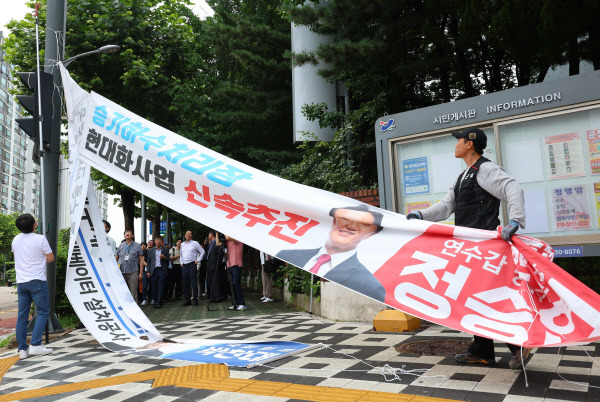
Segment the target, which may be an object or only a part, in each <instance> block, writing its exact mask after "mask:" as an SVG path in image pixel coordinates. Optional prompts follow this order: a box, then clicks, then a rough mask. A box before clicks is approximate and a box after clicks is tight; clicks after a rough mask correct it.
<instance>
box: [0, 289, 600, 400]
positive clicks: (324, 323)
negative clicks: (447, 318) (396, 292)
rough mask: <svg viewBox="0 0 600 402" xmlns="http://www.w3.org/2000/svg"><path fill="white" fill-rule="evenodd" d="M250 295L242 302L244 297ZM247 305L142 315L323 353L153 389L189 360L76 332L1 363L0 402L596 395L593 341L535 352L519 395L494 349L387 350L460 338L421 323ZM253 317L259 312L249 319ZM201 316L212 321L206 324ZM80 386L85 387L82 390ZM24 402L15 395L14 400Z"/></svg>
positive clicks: (517, 380) (187, 331)
mask: <svg viewBox="0 0 600 402" xmlns="http://www.w3.org/2000/svg"><path fill="white" fill-rule="evenodd" d="M258 297H259V295H251V294H248V298H249V299H250V298H253V299H254V298H256V299H258ZM247 302H248V305H249V309H248V310H246V311H243V312H233V311H226V310H217V311H214V312H212V313H211V312H209V311H207V309H206V306H205V305H203V304H202V303H201V305H200V306H197V307H194V306H186V307H181V304H180V303H177V304H174V303H169V304H168V305H166V306H165V307H163V309H160V310H157V309H152V307H151V306H149V307H146V306H145V307H143V308H144V311H146V312H147V314H148V316H149V317H150V318H151V320H153V322H155V325H156V327H157V329H158V330H159V331H160V332H161V334H163V335H164V336H165V337H169V338H205V339H211V338H213V339H235V340H242V339H252V340H286V341H297V342H304V343H310V344H315V343H323V344H325V345H327V346H328V347H329V348H318V349H314V350H312V351H309V352H305V353H302V354H298V355H295V356H292V357H288V358H285V359H282V360H278V361H275V362H272V363H270V364H268V365H266V366H260V367H255V368H252V369H245V368H238V367H230V368H229V372H228V374H224V375H225V376H227V377H228V378H227V379H225V380H223V379H219V380H218V381H217V380H210V381H209V380H206V379H205V380H202V379H199V377H197V379H196V380H195V381H196V382H193V381H191V382H190V380H189V378H190V377H189V376H188V377H186V378H188V379H187V380H185V381H183V380H179V382H177V381H174V382H173V381H171V382H168V381H167V382H165V381H163V382H160V381H159V380H158V379H157V378H158V374H156V373H173V375H175V374H176V373H179V374H177V375H179V376H180V377H181V370H192V369H194V370H200V368H198V367H200V366H197V365H195V364H194V363H192V362H185V361H178V360H170V359H161V358H156V357H146V356H132V355H119V354H116V353H112V352H109V351H108V350H106V349H104V348H103V347H102V346H100V345H99V344H98V343H97V342H96V341H95V340H94V339H93V338H92V337H91V336H90V335H89V333H88V332H87V330H85V329H81V330H76V331H73V332H70V333H69V334H67V335H66V336H64V337H62V338H60V339H59V340H56V341H54V342H52V343H51V344H50V345H49V346H50V347H52V348H54V350H55V351H54V353H52V354H51V355H46V356H36V357H31V358H28V359H25V360H22V361H16V362H15V363H14V364H13V363H12V362H11V363H10V364H12V365H9V367H8V369H7V372H6V374H4V378H3V379H2V381H1V382H0V401H1V400H9V399H10V398H11V393H16V392H23V391H27V390H36V389H40V388H43V387H46V390H53V392H48V394H51V393H56V394H55V395H52V396H43V395H44V393H40V392H37V393H35V392H33V393H31V394H29V396H37V398H33V399H28V400H35V399H39V400H43V401H52V400H67V401H68V400H73V401H79V400H85V399H89V400H110V401H122V400H125V401H150V400H152V401H174V400H200V399H205V400H208V401H229V400H231V399H235V400H240V401H242V400H243V401H279V400H387V399H388V398H390V400H394V399H396V400H404V401H408V400H412V401H415V402H416V401H425V400H428V401H431V400H433V399H431V397H433V398H446V399H452V400H465V401H486V402H495V401H526V402H533V401H586V400H587V401H592V400H600V390H599V389H598V388H597V387H599V386H600V365H599V364H597V363H596V364H594V362H593V361H592V358H590V357H589V356H588V355H587V354H586V352H587V353H589V355H590V356H592V357H595V356H597V355H598V352H599V351H600V349H599V348H598V344H597V343H595V344H591V345H587V346H583V347H568V348H563V349H562V350H561V351H560V353H559V350H558V349H557V348H545V349H539V350H537V351H535V353H534V354H533V355H532V357H531V358H530V360H529V361H528V363H527V372H526V373H527V378H528V382H529V387H526V386H525V377H524V373H523V372H522V371H514V370H511V369H509V368H508V361H509V359H510V353H509V351H508V349H507V348H506V346H505V345H504V344H501V343H496V356H497V357H496V360H497V364H496V365H495V366H491V367H490V366H463V365H459V364H457V363H455V362H454V359H453V358H452V357H441V356H417V355H412V354H405V353H399V352H397V351H396V349H395V348H394V346H396V345H399V344H405V343H409V342H415V341H421V340H431V339H434V340H436V339H457V338H459V339H469V338H470V336H468V335H466V334H462V333H459V332H457V331H454V330H450V329H448V328H445V327H441V326H437V325H431V326H428V327H423V328H421V329H420V330H418V331H415V332H410V333H382V332H374V331H373V328H372V323H341V322H333V321H330V320H326V319H323V318H320V317H314V316H310V315H309V314H307V313H303V312H290V309H289V308H288V307H286V306H285V304H284V303H281V302H278V303H262V304H260V302H259V301H251V300H247ZM225 306H226V304H222V305H221V306H220V307H225ZM259 312H262V314H256V313H259ZM209 313H210V314H215V315H216V316H210V317H209V316H208V315H209ZM173 317H175V319H173ZM15 354H16V351H15V350H14V349H12V350H8V351H5V352H3V353H0V375H1V374H2V372H3V371H2V362H3V361H4V362H8V361H9V360H10V358H11V357H13V356H15ZM15 360H16V359H15ZM386 364H388V365H389V366H391V367H393V368H403V369H404V370H407V371H410V370H415V369H428V370H429V371H428V372H426V373H424V374H422V375H420V376H419V374H415V375H411V374H399V375H398V377H399V378H398V379H393V376H391V375H386V376H384V375H382V374H381V369H378V368H380V367H383V366H384V365H386ZM218 367H223V366H218ZM373 367H375V368H373ZM169 369H170V370H169ZM157 370H162V371H161V372H158V371H157ZM177 370H180V371H177ZM128 375H129V376H128ZM163 377H165V376H163ZM192 377H193V376H192ZM111 379H112V380H111ZM90 380H95V381H92V382H87V383H84V382H85V381H90ZM113 380H114V381H113ZM107 381H108V382H107ZM111 381H112V382H111ZM157 381H158V382H157ZM186 381H187V382H186ZM57 386H59V387H57ZM60 386H62V387H60ZM52 387H55V388H52ZM594 387H596V388H594ZM360 390H363V391H360ZM367 391H369V392H367ZM57 392H60V393H57ZM286 392H287V393H286ZM18 395H19V394H14V395H13V396H12V397H17V396H18ZM415 395H416V396H417V397H415ZM25 396H26V394H21V398H24V397H25ZM278 396H284V397H278Z"/></svg>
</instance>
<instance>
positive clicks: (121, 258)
mask: <svg viewBox="0 0 600 402" xmlns="http://www.w3.org/2000/svg"><path fill="white" fill-rule="evenodd" d="M123 235H124V236H125V241H124V242H123V243H121V244H119V248H118V249H117V255H115V259H116V260H117V263H119V264H120V268H121V273H122V274H123V279H125V283H127V287H128V288H129V291H130V292H131V297H132V298H133V300H134V301H137V298H138V288H139V283H140V281H141V280H142V275H143V273H144V256H143V254H142V246H141V245H140V243H138V242H135V241H133V231H131V230H129V229H127V230H125V232H124V233H123Z"/></svg>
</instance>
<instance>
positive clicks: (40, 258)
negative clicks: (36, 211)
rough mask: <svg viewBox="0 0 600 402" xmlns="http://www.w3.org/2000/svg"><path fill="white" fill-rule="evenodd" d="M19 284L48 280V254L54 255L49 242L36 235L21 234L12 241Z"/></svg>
mask: <svg viewBox="0 0 600 402" xmlns="http://www.w3.org/2000/svg"><path fill="white" fill-rule="evenodd" d="M12 252H13V253H14V254H15V272H16V274H17V283H25V282H29V281H34V280H39V281H45V280H46V254H50V253H52V249H51V248H50V244H48V240H47V239H46V238H45V237H44V236H42V235H39V234H36V233H19V234H18V235H16V236H15V238H14V239H13V241H12Z"/></svg>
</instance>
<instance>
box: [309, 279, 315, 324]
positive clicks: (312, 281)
mask: <svg viewBox="0 0 600 402" xmlns="http://www.w3.org/2000/svg"><path fill="white" fill-rule="evenodd" d="M313 283H315V274H313V273H312V272H311V273H310V305H309V307H308V313H309V314H312V297H313V286H312V285H313Z"/></svg>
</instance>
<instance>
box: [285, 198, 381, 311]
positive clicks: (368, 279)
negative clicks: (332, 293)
mask: <svg viewBox="0 0 600 402" xmlns="http://www.w3.org/2000/svg"><path fill="white" fill-rule="evenodd" d="M329 215H330V216H331V217H332V218H333V222H332V225H331V229H330V231H329V236H328V237H327V240H326V241H325V244H324V245H323V246H322V247H319V248H316V249H308V250H282V251H280V252H279V253H277V255H276V257H277V258H280V259H282V260H284V261H287V262H289V263H291V264H294V265H296V266H298V267H300V268H303V269H304V270H306V271H309V272H312V273H314V274H315V275H317V276H320V277H322V278H325V279H328V280H331V281H333V282H336V283H338V284H340V285H342V286H345V287H347V288H349V289H352V290H356V291H359V292H361V293H362V294H364V295H366V296H369V297H371V298H373V299H375V300H378V301H383V300H384V299H385V289H384V287H383V285H382V284H381V283H380V282H379V281H378V280H377V279H375V277H374V276H373V274H372V273H371V271H369V270H368V269H367V268H366V267H365V266H364V265H363V264H362V263H361V262H360V260H359V259H358V257H357V255H356V248H357V247H358V245H359V244H360V242H361V241H363V240H365V239H368V238H370V237H371V236H373V235H375V234H377V233H379V232H381V230H382V229H383V227H382V226H381V221H382V219H383V214H381V213H380V212H375V211H371V210H370V209H369V207H368V206H366V205H358V206H351V207H342V208H332V209H331V211H329Z"/></svg>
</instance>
